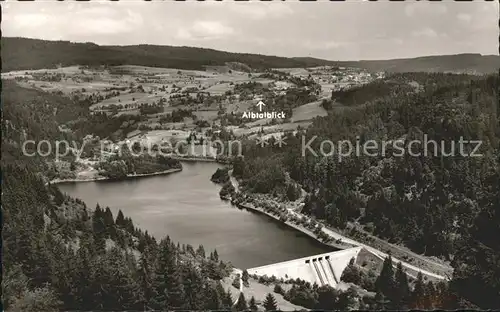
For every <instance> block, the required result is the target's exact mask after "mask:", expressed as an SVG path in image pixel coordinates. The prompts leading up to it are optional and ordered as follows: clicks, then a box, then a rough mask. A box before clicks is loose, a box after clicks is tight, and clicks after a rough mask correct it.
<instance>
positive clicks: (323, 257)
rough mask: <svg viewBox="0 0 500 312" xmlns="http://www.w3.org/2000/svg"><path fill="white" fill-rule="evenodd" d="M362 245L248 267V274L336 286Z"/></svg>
mask: <svg viewBox="0 0 500 312" xmlns="http://www.w3.org/2000/svg"><path fill="white" fill-rule="evenodd" d="M361 249H362V247H355V248H349V249H344V250H340V251H334V252H328V253H324V254H320V255H315V256H311V257H305V258H300V259H295V260H290V261H284V262H279V263H274V264H269V265H265V266H260V267H256V268H251V269H248V270H247V271H248V273H249V274H250V275H253V274H256V275H259V276H264V275H267V276H273V275H274V276H276V278H283V279H296V278H299V279H302V280H305V281H307V282H310V283H311V284H313V283H316V284H318V285H319V286H323V285H330V286H332V287H336V286H337V284H338V282H339V281H340V276H341V275H342V272H343V271H344V269H345V268H346V267H347V265H348V264H349V261H350V260H351V258H355V259H356V258H357V256H358V254H359V252H360V251H361Z"/></svg>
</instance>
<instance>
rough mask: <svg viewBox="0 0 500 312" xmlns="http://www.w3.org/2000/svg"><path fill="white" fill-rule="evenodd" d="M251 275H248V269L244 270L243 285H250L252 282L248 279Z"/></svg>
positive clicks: (242, 275)
mask: <svg viewBox="0 0 500 312" xmlns="http://www.w3.org/2000/svg"><path fill="white" fill-rule="evenodd" d="M249 278H250V276H249V275H248V271H247V270H243V273H242V274H241V280H242V281H243V286H245V287H248V286H250V284H249V283H248V279H249Z"/></svg>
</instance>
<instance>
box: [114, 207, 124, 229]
mask: <svg viewBox="0 0 500 312" xmlns="http://www.w3.org/2000/svg"><path fill="white" fill-rule="evenodd" d="M115 223H116V225H117V226H119V227H125V217H124V216H123V212H122V210H121V209H120V210H119V211H118V215H117V216H116V222H115Z"/></svg>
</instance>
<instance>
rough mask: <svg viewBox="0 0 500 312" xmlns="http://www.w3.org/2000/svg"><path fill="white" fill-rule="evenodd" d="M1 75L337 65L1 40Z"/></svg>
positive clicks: (161, 49)
mask: <svg viewBox="0 0 500 312" xmlns="http://www.w3.org/2000/svg"><path fill="white" fill-rule="evenodd" d="M1 44H2V60H3V62H2V72H8V71H12V70H23V69H41V68H53V67H55V66H57V65H59V64H60V65H62V66H69V65H110V66H111V65H142V66H152V67H168V68H179V69H203V68H204V66H206V65H212V66H213V65H220V66H222V65H225V64H226V63H228V62H239V63H244V64H246V65H248V66H250V67H251V68H253V69H265V68H273V67H312V66H319V65H334V62H332V61H326V60H319V59H318V60H298V59H292V58H286V57H278V56H268V55H259V54H243V53H230V52H223V51H217V50H212V49H204V48H194V47H174V46H158V45H133V46H99V45H96V44H93V43H71V42H69V41H47V40H38V39H27V38H2V43H1Z"/></svg>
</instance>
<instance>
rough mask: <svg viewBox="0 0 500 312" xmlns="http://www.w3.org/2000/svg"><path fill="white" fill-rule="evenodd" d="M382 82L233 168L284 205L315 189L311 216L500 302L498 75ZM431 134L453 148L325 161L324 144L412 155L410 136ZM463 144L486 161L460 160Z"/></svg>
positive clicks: (478, 298) (416, 76) (457, 289)
mask: <svg viewBox="0 0 500 312" xmlns="http://www.w3.org/2000/svg"><path fill="white" fill-rule="evenodd" d="M383 83H384V82H379V81H377V82H374V83H372V84H368V85H365V86H363V87H360V88H356V89H353V90H349V91H346V92H336V93H333V94H332V99H331V101H339V102H340V104H343V105H342V106H343V107H340V108H339V107H338V106H337V107H333V108H331V109H330V112H329V114H328V116H325V117H318V118H316V119H315V120H314V122H313V125H312V126H311V127H309V128H308V129H307V130H302V131H299V132H298V133H296V134H293V133H288V134H286V143H287V145H286V146H283V147H278V146H276V145H275V144H274V143H273V139H271V140H270V142H269V144H268V145H267V146H266V147H261V146H256V145H255V142H251V141H249V142H247V143H248V144H245V146H244V153H243V155H244V157H242V158H237V159H236V160H235V161H234V164H233V167H234V169H233V174H234V176H235V177H237V178H238V179H240V181H241V185H242V186H243V188H244V189H245V190H246V191H247V192H253V193H266V194H269V195H272V196H276V197H278V198H286V189H287V188H286V186H287V184H289V179H290V178H291V179H292V180H293V181H295V182H298V183H299V184H300V185H301V186H302V187H303V189H304V190H305V191H307V192H308V194H309V195H308V196H307V198H306V199H305V201H304V207H303V209H302V212H303V213H305V214H308V215H310V216H312V217H314V218H315V219H317V220H323V221H324V222H326V223H327V224H329V225H330V226H333V227H335V228H338V229H346V228H350V229H352V230H351V231H352V233H356V232H358V233H359V232H368V233H370V234H372V235H375V236H377V237H380V238H383V239H385V240H387V241H389V242H391V243H394V244H400V245H404V246H407V247H409V248H410V249H411V250H413V251H415V252H417V253H419V254H423V255H427V256H434V257H438V258H442V259H443V260H447V261H450V262H451V264H452V266H453V267H454V269H455V271H454V274H453V277H452V280H451V282H450V288H451V290H452V291H453V293H454V294H455V295H456V296H457V297H459V298H462V299H463V300H466V301H469V302H472V303H473V304H475V305H477V306H479V307H482V308H494V307H498V302H500V301H499V299H500V282H499V281H500V270H499V268H500V266H499V265H498V263H499V262H498V261H499V260H500V245H499V244H498V239H497V237H499V235H500V184H499V183H500V182H499V181H500V173H499V169H500V168H499V165H500V158H499V157H500V153H499V138H500V132H499V128H500V126H499V120H498V105H499V103H498V91H499V89H498V76H496V75H490V76H482V77H477V76H467V75H452V74H424V73H405V74H394V75H392V76H390V77H388V79H387V80H386V82H385V83H386V84H388V86H387V87H385V86H383V88H380V87H379V85H380V84H383ZM409 85H412V86H414V88H411V89H413V90H411V89H409ZM424 135H426V136H427V137H428V140H435V141H436V142H441V141H443V142H445V143H444V145H441V144H438V146H437V147H435V148H436V149H437V151H438V153H437V154H436V155H434V154H432V153H427V155H426V154H425V153H424V148H426V147H425V146H423V144H421V145H414V146H411V147H410V148H411V149H412V151H413V154H419V152H420V156H418V157H415V156H411V155H409V154H408V153H406V154H405V155H403V156H402V157H397V156H394V154H391V153H390V152H388V153H386V154H385V155H382V153H380V152H379V153H378V155H377V156H368V155H363V154H361V155H359V156H358V155H355V156H353V155H351V156H349V157H344V158H343V159H341V161H339V158H338V156H339V155H338V152H337V151H335V152H334V153H332V154H331V155H330V156H328V157H323V156H322V155H321V154H319V151H320V150H321V144H320V143H321V142H322V141H323V140H331V141H333V142H338V141H341V140H349V141H350V142H353V144H354V143H355V142H356V141H360V142H361V144H363V142H366V141H368V140H375V141H376V142H379V145H378V146H382V143H381V142H382V141H395V140H403V142H406V143H405V144H406V148H408V146H407V145H408V141H409V140H411V139H419V140H420V141H421V142H424ZM315 136H317V138H316V139H315V140H313V142H312V143H311V144H310V147H311V149H312V150H313V151H315V152H316V153H317V154H319V155H314V152H312V151H310V150H308V149H307V148H306V149H305V157H304V155H303V154H301V152H303V151H304V146H305V143H307V142H309V141H310V140H311V139H313V138H314V137H315ZM461 137H462V138H463V140H480V141H482V145H481V146H480V148H479V152H480V153H481V154H482V156H480V157H470V156H463V155H461V154H459V153H458V151H459V146H458V142H459V140H460V138H461ZM452 141H455V142H456V144H455V145H453V144H452V143H451V142H452ZM432 148H434V147H433V146H431V147H429V149H432ZM466 150H467V151H469V152H470V150H468V149H467V148H466ZM326 152H327V153H329V152H330V150H329V149H328V148H327V149H326ZM387 293H388V292H387ZM389 299H390V298H389ZM389 301H390V300H389Z"/></svg>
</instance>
